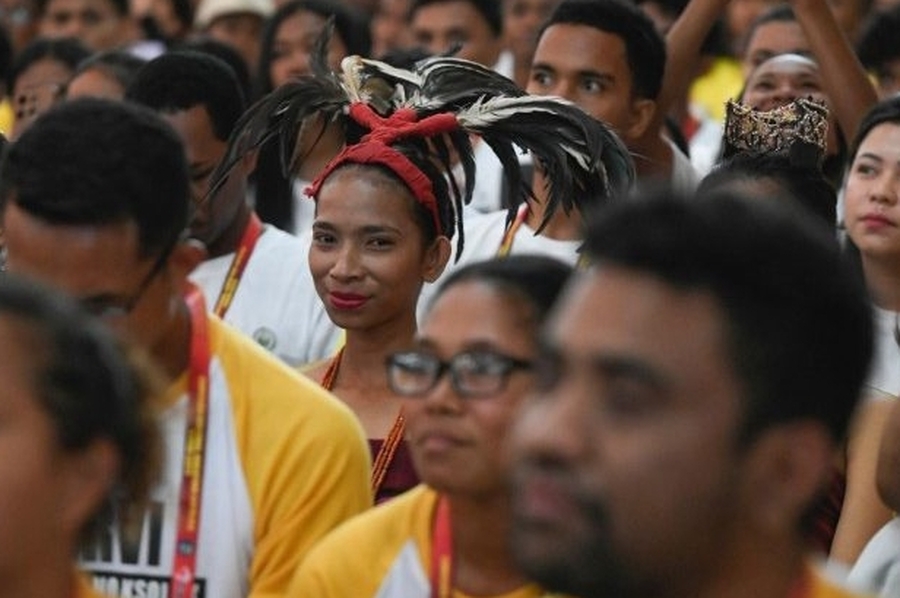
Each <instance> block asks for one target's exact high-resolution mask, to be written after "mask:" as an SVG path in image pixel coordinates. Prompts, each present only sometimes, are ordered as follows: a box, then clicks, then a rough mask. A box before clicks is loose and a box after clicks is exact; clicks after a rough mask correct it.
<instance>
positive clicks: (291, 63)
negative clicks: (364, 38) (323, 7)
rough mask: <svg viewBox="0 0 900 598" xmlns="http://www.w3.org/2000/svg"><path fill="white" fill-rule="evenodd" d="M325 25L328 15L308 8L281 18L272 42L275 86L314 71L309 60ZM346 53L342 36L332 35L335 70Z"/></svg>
mask: <svg viewBox="0 0 900 598" xmlns="http://www.w3.org/2000/svg"><path fill="white" fill-rule="evenodd" d="M323 29H325V19H324V18H323V17H321V16H319V15H317V14H316V13H313V12H309V11H305V10H301V11H299V12H296V13H294V14H292V15H291V16H289V17H288V18H286V19H285V20H284V21H282V22H281V25H279V26H278V30H277V31H276V32H275V38H274V41H273V42H272V62H271V64H270V65H269V78H270V79H271V80H272V87H281V86H282V85H284V84H285V83H287V82H289V81H291V80H293V79H296V78H297V77H300V76H301V75H308V74H310V73H311V69H310V63H309V60H310V57H311V56H312V54H313V50H314V49H315V47H316V40H317V39H318V38H319V35H320V34H321V33H322V30H323ZM346 55H347V46H346V45H344V42H343V41H342V40H341V39H340V36H338V35H337V34H335V35H332V36H331V42H330V43H329V45H328V65H329V66H330V67H331V68H332V69H333V70H338V69H339V68H340V66H341V60H343V58H344V57H345V56H346Z"/></svg>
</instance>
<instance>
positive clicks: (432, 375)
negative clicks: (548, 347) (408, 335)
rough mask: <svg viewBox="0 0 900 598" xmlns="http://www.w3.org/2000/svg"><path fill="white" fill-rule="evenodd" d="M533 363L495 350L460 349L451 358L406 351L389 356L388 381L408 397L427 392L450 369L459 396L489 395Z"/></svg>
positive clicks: (398, 392) (497, 391) (500, 389)
mask: <svg viewBox="0 0 900 598" xmlns="http://www.w3.org/2000/svg"><path fill="white" fill-rule="evenodd" d="M532 367H533V363H532V362H531V361H526V360H524V359H517V358H515V357H510V356H509V355H503V354H500V353H495V352H493V351H468V352H465V353H459V354H457V355H454V356H453V358H452V359H450V361H441V360H440V359H438V358H437V357H435V356H434V355H432V354H431V353H426V352H424V351H404V352H401V353H394V354H393V355H390V356H389V357H388V358H387V374H388V385H389V386H390V387H391V389H392V390H393V391H394V392H395V393H397V394H399V395H403V396H408V397H414V396H422V395H424V394H427V393H428V392H429V391H430V390H431V389H433V388H434V387H435V386H437V384H438V381H439V380H440V379H441V376H443V375H444V373H445V372H450V384H451V386H452V387H453V390H455V391H456V393H457V394H458V395H459V396H461V397H483V396H489V395H493V394H497V393H499V392H501V391H502V390H503V389H504V388H506V384H507V382H508V381H509V377H510V375H511V374H512V373H513V372H514V371H516V370H530V369H531V368H532Z"/></svg>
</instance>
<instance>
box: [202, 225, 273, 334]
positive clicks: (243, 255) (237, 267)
mask: <svg viewBox="0 0 900 598" xmlns="http://www.w3.org/2000/svg"><path fill="white" fill-rule="evenodd" d="M262 231H263V225H262V222H260V220H259V217H257V215H256V214H250V220H249V221H248V222H247V228H245V229H244V234H243V235H242V236H241V243H240V245H238V248H237V251H235V253H234V259H233V260H231V267H229V268H228V274H227V275H226V276H225V282H223V283H222V290H220V291H219V298H218V300H216V307H215V308H214V309H213V313H215V314H216V315H217V316H219V317H220V318H224V317H225V312H227V311H228V308H229V307H231V302H232V301H233V300H234V295H235V293H237V289H238V285H239V284H241V276H243V274H244V268H246V267H247V262H249V261H250V256H251V255H253V248H254V247H256V241H258V240H259V237H260V235H262Z"/></svg>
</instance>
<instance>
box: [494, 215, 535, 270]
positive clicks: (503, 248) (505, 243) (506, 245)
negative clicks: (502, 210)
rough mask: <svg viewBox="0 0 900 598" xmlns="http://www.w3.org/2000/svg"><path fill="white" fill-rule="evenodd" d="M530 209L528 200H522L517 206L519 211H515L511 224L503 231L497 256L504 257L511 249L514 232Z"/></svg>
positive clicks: (517, 229) (526, 216) (514, 237)
mask: <svg viewBox="0 0 900 598" xmlns="http://www.w3.org/2000/svg"><path fill="white" fill-rule="evenodd" d="M530 211H531V208H530V207H528V202H522V205H520V206H519V211H518V212H516V219H515V220H513V222H512V224H510V225H509V228H507V229H506V232H505V233H503V239H502V240H501V241H500V247H498V248H497V257H506V256H508V255H509V254H510V252H511V251H512V246H513V243H514V242H515V239H516V233H517V232H519V228H520V227H521V226H522V223H523V222H525V219H526V218H528V213H529V212H530Z"/></svg>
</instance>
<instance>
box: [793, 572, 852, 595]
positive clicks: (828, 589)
mask: <svg viewBox="0 0 900 598" xmlns="http://www.w3.org/2000/svg"><path fill="white" fill-rule="evenodd" d="M810 580H811V583H810V589H809V592H807V594H806V595H805V596H804V598H864V596H863V594H855V593H853V592H851V591H849V590H845V589H844V588H840V587H838V586H836V585H834V584H832V583H831V582H829V581H828V580H826V579H825V578H824V577H822V575H820V574H819V573H817V572H816V571H812V574H811V575H810Z"/></svg>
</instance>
